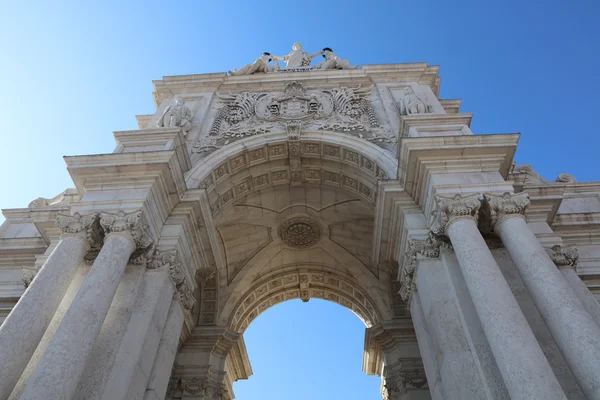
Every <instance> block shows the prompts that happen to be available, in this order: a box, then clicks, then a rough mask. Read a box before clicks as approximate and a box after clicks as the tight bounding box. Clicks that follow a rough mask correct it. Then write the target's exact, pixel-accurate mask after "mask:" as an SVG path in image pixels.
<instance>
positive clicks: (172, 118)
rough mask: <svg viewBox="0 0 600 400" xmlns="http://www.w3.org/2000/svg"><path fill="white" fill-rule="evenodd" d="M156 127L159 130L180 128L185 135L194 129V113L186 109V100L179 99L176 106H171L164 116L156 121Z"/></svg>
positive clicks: (166, 109)
mask: <svg viewBox="0 0 600 400" xmlns="http://www.w3.org/2000/svg"><path fill="white" fill-rule="evenodd" d="M156 126H158V127H159V128H163V127H164V128H174V127H176V126H177V127H180V128H181V130H182V131H183V134H184V135H187V133H188V132H189V131H190V129H191V128H192V111H191V110H190V109H189V108H188V107H186V105H185V100H184V99H183V98H182V97H178V98H177V99H176V100H175V104H171V105H169V106H167V108H165V111H164V112H163V115H161V117H160V118H159V119H158V121H156Z"/></svg>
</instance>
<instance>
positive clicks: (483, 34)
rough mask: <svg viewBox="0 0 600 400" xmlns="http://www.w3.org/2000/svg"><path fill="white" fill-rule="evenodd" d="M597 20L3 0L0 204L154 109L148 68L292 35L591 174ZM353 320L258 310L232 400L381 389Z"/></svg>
mask: <svg viewBox="0 0 600 400" xmlns="http://www.w3.org/2000/svg"><path fill="white" fill-rule="evenodd" d="M599 16H600V3H599V2H598V1H572V2H566V1H552V0H547V1H516V0H507V1H503V2H497V1H494V2H492V1H403V0H402V1H401V0H396V1H369V2H365V1H361V2H355V1H327V2H289V1H261V2H251V3H250V2H248V3H246V2H243V3H240V2H235V1H227V2H193V1H179V2H171V3H169V2H165V1H160V2H159V1H144V2H141V1H139V2H136V1H128V2H123V1H105V2H91V1H73V2H64V1H56V2H47V1H21V2H18V1H13V2H6V1H5V2H2V7H0V17H1V21H2V22H1V23H0V51H1V53H0V54H2V59H1V62H0V77H1V79H2V85H1V94H0V124H1V125H0V126H1V128H0V129H1V130H0V132H1V133H0V135H1V138H2V142H1V143H2V144H1V145H0V208H14V207H23V206H26V205H27V204H28V203H29V202H30V201H31V200H33V199H34V198H36V197H38V196H43V197H52V196H54V195H56V194H58V193H59V192H61V191H62V190H64V189H65V188H66V187H70V186H72V184H71V181H70V178H69V176H68V173H67V171H66V169H65V165H64V162H63V160H61V156H63V155H76V154H92V153H107V152H112V151H113V149H114V147H115V144H114V140H113V136H112V131H115V130H127V129H136V128H137V125H136V123H135V118H134V115H136V114H148V113H152V112H153V111H154V105H153V101H152V96H151V92H152V84H151V81H152V80H153V79H160V78H161V77H162V76H163V75H177V74H189V73H206V72H218V71H226V70H228V69H231V68H234V67H237V68H239V67H241V66H243V65H244V64H246V63H248V62H251V61H253V60H254V59H255V58H256V57H257V56H258V55H260V53H262V52H263V51H270V52H272V53H274V54H286V53H287V52H288V51H289V49H290V47H291V45H292V43H293V42H294V41H300V42H301V43H302V44H303V45H304V48H305V49H306V50H307V51H309V52H313V51H318V50H320V49H321V48H323V47H326V46H327V47H332V48H333V49H335V51H336V54H338V55H340V56H342V57H343V58H349V59H350V61H351V62H352V63H353V64H354V63H360V64H377V63H399V62H417V61H426V62H428V63H430V64H432V65H440V66H441V71H440V75H441V76H442V87H441V97H443V98H462V99H463V106H462V110H463V111H465V112H474V113H475V116H474V119H473V124H472V129H473V131H474V132H475V133H513V132H520V133H521V140H520V145H519V149H518V152H517V155H516V161H517V163H518V164H524V163H528V164H533V166H534V168H535V169H536V170H537V171H538V172H539V173H540V174H542V176H544V177H545V178H547V179H554V178H555V177H556V176H557V174H558V173H560V172H567V173H571V174H573V175H574V176H575V177H576V178H577V179H578V180H579V181H590V180H600V171H598V168H597V165H598V159H599V158H600V157H599V156H598V148H599V139H598V135H599V133H600V132H598V127H597V120H596V118H595V117H596V115H598V109H599V106H600V101H599V100H598V93H599V91H600V78H599V76H600V75H599V74H598V72H597V68H598V64H599V61H600V55H599V54H600V53H599V51H598V50H599V47H600V46H599V44H598V38H600V28H599V26H600V25H599V24H598V23H597V20H598V17H599ZM1 220H2V218H1V217H0V221H1ZM363 332H364V327H363V326H362V324H361V323H360V321H359V320H358V319H357V318H356V317H355V316H353V315H352V314H351V313H349V312H348V311H346V310H345V309H342V308H341V307H339V306H336V305H332V304H325V303H324V302H319V301H312V300H311V302H310V303H309V304H300V303H297V302H288V303H285V304H282V305H279V306H277V307H275V308H273V309H271V310H269V311H267V312H266V313H265V314H264V315H262V316H260V317H259V318H258V319H257V320H256V322H255V323H254V324H253V325H252V326H251V327H250V328H249V330H248V332H247V335H246V341H247V345H248V351H249V353H250V356H251V358H252V361H253V363H254V372H255V376H254V377H253V378H251V379H250V380H249V381H248V382H244V383H242V384H238V385H236V390H237V398H238V399H241V400H247V399H251V400H254V399H257V400H258V399H260V400H269V399H279V398H281V396H282V395H285V397H286V399H289V400H295V399H312V400H318V399H328V400H331V399H377V398H379V397H378V396H379V394H378V393H379V381H378V380H377V379H376V378H373V377H371V378H367V377H361V374H362V372H361V371H360V366H361V364H360V359H361V357H362V340H363ZM335 359H339V360H340V361H339V362H332V361H331V360H335ZM309 360H316V362H317V364H316V365H314V364H312V363H311V362H309ZM310 386H314V389H312V391H310V390H311V389H310ZM307 387H309V388H307ZM266 388H268V390H267V389H266ZM303 390H309V392H303ZM361 390H362V391H361ZM307 393H310V394H307Z"/></svg>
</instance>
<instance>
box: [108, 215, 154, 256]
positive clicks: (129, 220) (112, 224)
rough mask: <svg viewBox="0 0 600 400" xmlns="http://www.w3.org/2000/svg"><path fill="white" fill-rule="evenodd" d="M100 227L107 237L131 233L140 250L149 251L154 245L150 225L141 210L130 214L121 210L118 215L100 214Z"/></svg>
mask: <svg viewBox="0 0 600 400" xmlns="http://www.w3.org/2000/svg"><path fill="white" fill-rule="evenodd" d="M100 225H101V226H102V229H104V232H105V233H106V234H107V235H108V234H109V233H117V232H130V233H131V237H132V239H133V241H134V242H135V244H136V246H137V248H138V249H142V250H147V249H148V248H149V246H150V245H152V242H153V241H152V238H151V237H150V235H149V233H148V225H146V224H145V223H144V221H143V218H142V211H141V210H139V211H134V212H132V213H129V214H126V213H125V212H124V211H122V210H119V212H118V213H117V214H111V213H106V212H103V213H100Z"/></svg>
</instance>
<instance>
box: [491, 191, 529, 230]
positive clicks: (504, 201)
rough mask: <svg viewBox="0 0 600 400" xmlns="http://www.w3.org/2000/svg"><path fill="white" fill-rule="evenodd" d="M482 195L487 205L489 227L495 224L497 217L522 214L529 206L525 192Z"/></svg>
mask: <svg viewBox="0 0 600 400" xmlns="http://www.w3.org/2000/svg"><path fill="white" fill-rule="evenodd" d="M484 197H485V201H486V203H487V206H488V211H489V218H490V221H489V224H490V227H491V229H493V228H494V227H495V226H496V224H497V223H498V220H499V219H502V218H505V217H507V216H512V215H524V214H525V211H526V210H527V207H529V195H528V194H527V193H516V194H511V193H509V192H506V193H504V194H502V195H498V194H491V193H486V194H485V195H484Z"/></svg>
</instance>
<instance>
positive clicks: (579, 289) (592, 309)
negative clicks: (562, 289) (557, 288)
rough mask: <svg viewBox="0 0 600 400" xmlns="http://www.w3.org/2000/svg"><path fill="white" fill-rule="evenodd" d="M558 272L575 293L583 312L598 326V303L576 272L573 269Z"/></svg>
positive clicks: (599, 304)
mask: <svg viewBox="0 0 600 400" xmlns="http://www.w3.org/2000/svg"><path fill="white" fill-rule="evenodd" d="M560 272H561V273H562V275H563V276H564V278H565V280H566V281H567V283H568V284H569V286H571V289H573V291H574V292H575V295H576V296H577V298H578V299H579V301H581V303H582V304H583V307H584V308H585V310H586V311H587V312H588V313H589V314H590V316H591V317H592V319H593V320H594V322H596V324H597V325H599V326H600V303H599V302H598V300H596V297H594V295H593V294H592V292H590V289H588V287H587V286H586V285H585V283H583V281H582V280H581V278H580V277H579V275H577V272H576V271H575V269H573V268H561V270H560Z"/></svg>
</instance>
